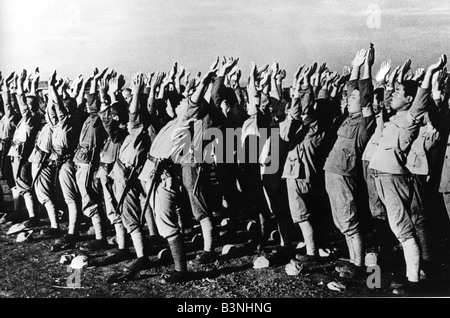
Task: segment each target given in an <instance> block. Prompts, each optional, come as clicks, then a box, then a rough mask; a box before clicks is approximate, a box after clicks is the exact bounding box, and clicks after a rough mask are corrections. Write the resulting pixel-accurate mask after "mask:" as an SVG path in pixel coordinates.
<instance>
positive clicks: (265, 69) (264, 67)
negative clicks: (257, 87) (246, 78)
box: [257, 64, 269, 77]
mask: <svg viewBox="0 0 450 318" xmlns="http://www.w3.org/2000/svg"><path fill="white" fill-rule="evenodd" d="M268 69H269V64H264V65H263V66H261V67H260V68H259V69H258V71H257V74H258V75H257V76H258V77H261V75H262V74H263V73H264V72H265V71H267V70H268Z"/></svg>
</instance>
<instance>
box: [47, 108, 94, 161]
mask: <svg viewBox="0 0 450 318" xmlns="http://www.w3.org/2000/svg"><path fill="white" fill-rule="evenodd" d="M55 114H56V118H57V122H56V124H55V125H54V126H53V132H52V154H51V155H50V160H56V159H58V155H59V156H68V159H72V157H73V154H74V152H75V148H76V146H77V144H78V138H79V134H80V131H81V127H82V125H83V122H84V121H85V120H86V116H87V113H86V112H83V111H79V110H76V111H75V112H74V113H73V114H68V113H67V111H66V109H65V108H60V107H59V106H58V105H57V107H55Z"/></svg>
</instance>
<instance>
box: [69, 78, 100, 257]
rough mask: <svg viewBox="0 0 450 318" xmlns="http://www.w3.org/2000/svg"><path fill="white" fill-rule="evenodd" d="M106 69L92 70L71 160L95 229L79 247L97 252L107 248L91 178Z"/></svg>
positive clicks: (97, 149) (97, 191)
mask: <svg viewBox="0 0 450 318" xmlns="http://www.w3.org/2000/svg"><path fill="white" fill-rule="evenodd" d="M107 70H108V69H105V70H104V71H103V72H101V73H100V72H98V70H97V69H95V70H94V77H93V79H92V83H91V87H90V91H89V94H87V108H88V113H89V117H88V118H87V119H86V120H85V122H84V123H83V128H82V129H81V134H80V139H79V143H78V147H77V149H76V150H75V155H74V160H73V161H74V162H75V164H76V174H75V177H76V181H77V184H78V189H79V190H80V194H81V202H82V211H83V214H84V215H85V216H87V217H89V218H90V219H91V221H92V226H93V227H94V231H95V240H94V241H92V242H89V243H86V244H84V245H82V246H80V249H82V250H87V251H97V250H100V249H104V248H107V247H108V246H109V245H108V242H107V240H106V235H105V234H106V233H104V225H103V224H102V214H101V213H100V209H101V202H102V201H101V185H100V182H99V180H98V179H96V178H94V176H95V173H96V171H97V170H98V167H99V164H100V156H99V154H100V151H101V147H102V146H103V143H104V141H105V140H106V138H107V133H106V131H105V129H104V127H103V124H102V121H101V119H100V117H99V115H98V112H99V108H100V107H99V106H100V105H99V100H98V98H97V85H98V81H99V80H100V78H102V77H103V76H104V75H105V73H106V72H107Z"/></svg>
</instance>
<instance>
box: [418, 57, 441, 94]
mask: <svg viewBox="0 0 450 318" xmlns="http://www.w3.org/2000/svg"><path fill="white" fill-rule="evenodd" d="M446 64H447V56H446V55H445V54H442V55H441V56H440V57H439V60H438V61H437V62H436V63H434V64H431V65H430V66H429V67H428V69H427V71H426V73H425V76H424V79H423V81H422V84H421V87H422V88H423V89H428V88H430V86H431V80H432V77H433V75H434V74H435V73H436V72H438V71H440V70H442V69H443V68H444V66H445V65H446Z"/></svg>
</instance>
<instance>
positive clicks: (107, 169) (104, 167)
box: [100, 162, 114, 172]
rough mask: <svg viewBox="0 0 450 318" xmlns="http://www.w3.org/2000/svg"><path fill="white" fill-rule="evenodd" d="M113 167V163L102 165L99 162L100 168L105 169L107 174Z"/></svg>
mask: <svg viewBox="0 0 450 318" xmlns="http://www.w3.org/2000/svg"><path fill="white" fill-rule="evenodd" d="M113 166H114V162H112V163H104V162H100V167H102V168H103V169H105V170H106V171H107V172H110V171H111V169H112V168H113Z"/></svg>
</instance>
